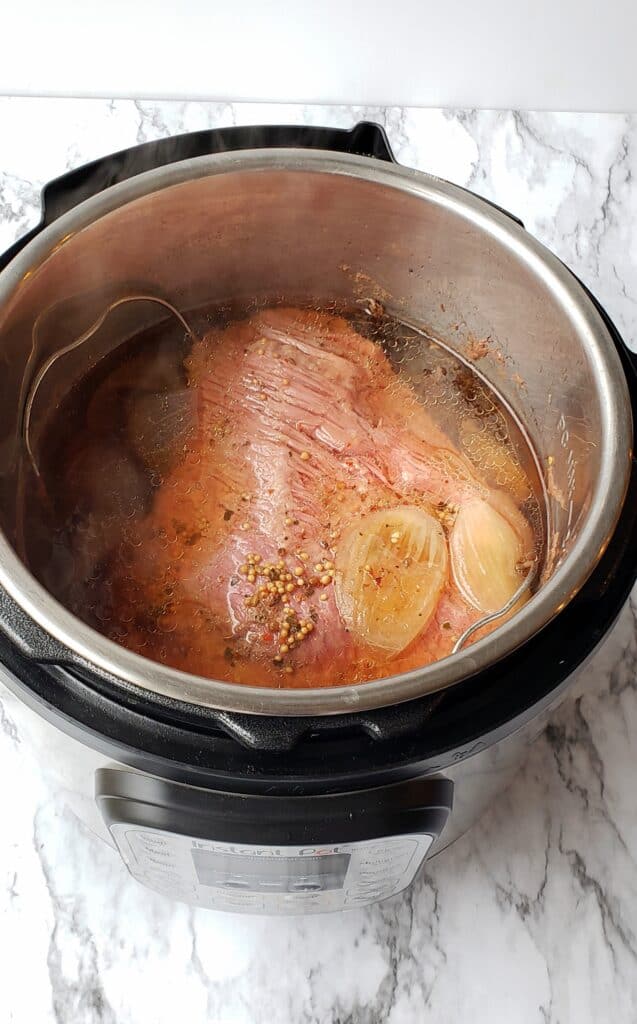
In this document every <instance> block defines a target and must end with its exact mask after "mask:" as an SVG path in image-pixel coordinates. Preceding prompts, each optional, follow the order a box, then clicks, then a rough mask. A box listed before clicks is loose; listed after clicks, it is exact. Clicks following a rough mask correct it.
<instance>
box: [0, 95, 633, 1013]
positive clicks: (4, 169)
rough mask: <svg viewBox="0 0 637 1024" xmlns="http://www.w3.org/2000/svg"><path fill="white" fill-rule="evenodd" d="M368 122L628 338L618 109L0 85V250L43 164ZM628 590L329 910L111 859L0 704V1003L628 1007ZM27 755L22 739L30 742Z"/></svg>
mask: <svg viewBox="0 0 637 1024" xmlns="http://www.w3.org/2000/svg"><path fill="white" fill-rule="evenodd" d="M362 118H367V119H371V120H376V121H379V122H380V123H382V124H384V125H385V127H386V128H387V131H388V134H389V137H390V140H391V142H392V145H393V147H394V152H395V154H396V157H397V158H398V160H399V161H401V162H403V163H405V164H407V165H410V166H413V167H419V168H421V169H423V170H427V171H431V172H434V173H436V174H438V175H441V176H443V177H445V178H449V179H450V180H452V181H455V182H458V183H459V184H462V185H468V186H469V187H470V188H473V189H474V190H475V191H477V192H480V193H481V194H483V195H484V196H486V197H488V198H493V199H495V200H496V201H497V202H498V203H499V204H500V205H502V206H504V207H506V208H508V209H510V210H511V211H512V212H514V213H516V214H517V215H518V216H520V217H521V218H522V220H524V222H525V224H526V226H527V228H528V229H529V230H530V231H531V232H533V233H534V234H535V235H537V236H538V237H539V238H540V239H541V240H542V241H544V242H545V243H546V244H547V245H549V246H550V247H551V248H552V249H553V250H554V251H555V252H557V253H558V255H560V256H561V257H562V258H563V259H564V260H565V261H566V262H567V263H568V264H569V265H570V266H571V267H572V268H573V269H574V270H575V272H576V273H577V274H578V275H580V277H582V279H583V280H584V281H585V282H586V283H587V284H588V285H589V286H590V287H591V288H592V290H593V291H594V292H595V293H596V294H597V295H598V297H599V298H600V299H601V301H602V302H603V303H604V304H605V305H606V307H607V309H608V311H609V313H610V314H611V316H612V317H613V318H614V319H615V321H616V323H617V325H618V327H619V328H620V330H621V331H623V333H624V336H625V337H626V339H627V340H628V342H629V343H631V344H632V345H633V347H636V348H637V188H636V187H635V185H634V176H635V175H636V174H637V117H632V116H624V115H588V114H546V113H545V114H520V113H514V112H488V111H486V112H476V111H439V110H419V109H402V108H401V109H399V108H391V109H385V108H373V109H370V108H365V109H363V108H351V107H308V106H292V105H285V106H281V105H276V106H273V105H257V104H236V105H229V104H211V103H194V102H193V103H181V102H180V103H174V102H147V101H144V102H133V101H122V100H117V101H113V102H110V101H104V100H75V99H73V100H60V99H45V100H37V99H1V98H0V250H2V249H4V248H6V246H7V245H8V244H9V243H11V242H12V241H13V240H14V238H16V237H17V236H18V235H20V234H21V233H22V232H24V231H25V230H26V229H27V228H28V227H29V226H31V225H32V224H34V223H35V222H36V221H37V219H38V208H39V190H40V187H41V185H42V184H43V183H44V182H46V181H47V180H48V179H50V178H52V177H54V176H56V175H58V174H60V173H61V172H63V171H64V170H66V169H68V168H70V167H74V166H77V165H78V164H81V163H84V162H85V161H87V160H89V159H92V158H94V157H96V156H98V155H100V154H102V153H106V152H110V151H113V150H116V149H119V148H121V147H123V146H129V145H133V144H134V143H136V142H143V141H146V140H148V139H152V138H157V137H159V136H163V135H168V134H171V133H175V132H181V131H188V130H194V129H199V128H204V127H212V126H216V125H225V124H235V123H236V124H239V123H246V124H249V123H256V122H263V123H268V122H269V123H276V122H279V123H280V122H305V123H312V124H330V125H335V126H343V127H349V126H350V125H352V124H353V123H355V122H356V121H357V120H359V119H362ZM636 611H637V604H635V605H633V604H631V605H629V606H627V608H626V609H625V611H624V613H623V615H622V616H621V619H620V621H619V623H618V625H617V626H616V628H615V630H614V632H613V634H612V635H611V636H610V637H609V639H608V640H607V643H606V644H605V646H604V647H603V649H602V650H601V651H599V652H598V654H597V655H596V656H595V657H594V659H593V660H592V662H591V663H590V664H589V665H588V667H587V669H586V670H585V671H584V673H583V675H582V676H581V677H580V680H579V681H578V683H577V686H576V691H575V692H574V693H573V695H572V696H571V699H570V700H568V701H567V703H566V704H564V705H563V706H562V707H561V709H560V710H559V711H558V712H557V713H556V715H555V717H554V720H553V722H552V724H551V725H550V727H549V729H548V730H547V731H546V732H545V733H544V735H543V736H542V737H541V738H540V739H539V740H538V741H537V742H536V743H535V745H534V747H533V750H532V753H531V756H530V759H529V761H528V763H527V764H526V766H525V767H524V768H522V769H521V771H520V773H519V775H518V776H517V778H516V780H515V782H514V783H513V784H512V786H511V787H510V789H509V790H508V791H507V793H506V794H505V796H504V797H503V798H500V800H499V801H498V804H497V806H495V807H494V808H493V809H492V810H491V811H489V812H488V813H487V814H486V816H485V817H484V818H483V819H482V820H481V821H480V823H479V824H478V826H477V827H476V828H474V829H473V831H472V832H471V833H469V834H468V835H467V836H465V837H464V838H463V839H461V840H459V841H458V842H457V843H456V844H455V846H454V847H452V848H451V849H450V850H448V851H446V852H445V853H444V855H443V856H441V857H440V858H439V859H437V860H434V861H432V862H431V863H430V864H429V865H428V866H427V869H426V872H425V873H424V876H423V877H422V878H421V880H420V881H419V882H417V884H416V885H415V886H414V887H413V888H412V889H411V890H410V891H408V892H407V893H406V894H404V895H402V896H400V897H397V898H396V899H395V900H393V901H389V902H388V903H386V904H381V905H379V906H376V907H373V908H370V909H368V910H365V911H356V912H353V913H350V914H347V915H343V916H341V917H338V918H337V917H330V916H327V917H318V918H298V919H263V918H244V917H236V918H235V917H232V916H226V915H223V914H218V913H212V912H209V911H193V910H192V909H189V908H188V907H186V906H183V905H179V904H171V903H169V902H167V901H165V900H164V899H163V898H161V897H159V896H156V895H154V894H152V893H150V892H148V891H146V890H144V889H142V888H141V887H140V886H138V885H137V883H135V882H134V881H133V880H132V879H130V878H129V877H128V876H127V875H126V873H125V870H124V868H123V865H122V864H121V862H120V861H119V858H118V855H117V854H116V853H115V852H114V851H113V850H111V849H110V848H108V847H106V846H105V845H102V844H100V843H99V842H98V841H97V840H95V839H93V838H92V837H91V836H89V835H88V834H87V833H86V832H85V831H84V830H83V828H82V826H80V825H79V824H78V823H77V821H76V820H75V819H74V818H73V817H72V815H71V814H70V813H69V812H68V811H67V810H66V808H65V806H64V804H63V802H62V800H61V798H60V797H59V795H58V794H57V793H56V792H53V791H51V790H50V789H49V788H48V786H47V783H46V782H45V780H44V779H43V778H42V774H41V770H40V768H39V766H38V764H37V763H36V762H35V761H34V760H33V759H32V757H31V755H30V754H29V753H28V752H27V751H26V750H25V748H24V745H22V744H21V742H20V735H19V732H18V731H17V729H16V727H15V725H14V723H13V722H12V720H11V718H10V715H9V714H8V713H7V711H6V710H5V711H3V709H2V706H1V705H0V777H2V779H3V780H4V783H5V784H4V785H3V787H2V798H3V821H2V827H1V829H0V1020H2V1022H3V1024H4V1022H7V1024H49V1022H56V1024H174V1022H175V1021H188V1022H189V1024H384V1022H388V1024H420V1022H422V1021H432V1022H436V1024H460V1022H464V1021H471V1022H472V1024H482V1022H484V1024H487V1022H489V1024H493V1022H497V1024H500V1022H503V1024H535V1022H537V1024H570V1022H577V1024H600V1022H603V1021H614V1022H617V1024H630V1022H633V1021H635V1020H636V1019H637V864H636V862H635V851H636V850H637V809H636V804H635V781H634V779H635V774H634V773H635V769H634V764H635V761H634V750H635V737H636V736H637V631H636V629H635V613H636ZM45 756H46V754H45Z"/></svg>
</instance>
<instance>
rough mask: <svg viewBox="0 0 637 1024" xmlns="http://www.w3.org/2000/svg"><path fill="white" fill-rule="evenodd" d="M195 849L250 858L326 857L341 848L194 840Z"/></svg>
mask: <svg viewBox="0 0 637 1024" xmlns="http://www.w3.org/2000/svg"><path fill="white" fill-rule="evenodd" d="M192 846H193V849H195V850H209V851H210V852H211V853H234V854H239V855H243V856H249V857H326V856H328V855H329V854H331V853H339V852H340V851H341V847H340V846H303V847H297V846H295V847H292V848H290V847H287V848H286V847H278V846H239V845H237V844H235V843H206V842H199V841H198V840H196V839H193V842H192Z"/></svg>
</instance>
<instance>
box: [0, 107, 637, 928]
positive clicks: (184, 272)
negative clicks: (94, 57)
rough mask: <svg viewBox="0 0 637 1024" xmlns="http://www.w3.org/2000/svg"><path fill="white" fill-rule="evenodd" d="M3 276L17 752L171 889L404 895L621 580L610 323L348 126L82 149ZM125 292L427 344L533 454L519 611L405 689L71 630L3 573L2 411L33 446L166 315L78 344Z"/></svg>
mask: <svg viewBox="0 0 637 1024" xmlns="http://www.w3.org/2000/svg"><path fill="white" fill-rule="evenodd" d="M0 268H1V272H0V357H1V358H2V364H3V369H2V375H1V378H0V481H1V487H0V530H1V532H0V665H1V678H2V684H3V689H2V700H3V702H5V703H6V704H7V705H8V706H9V709H10V713H11V714H12V715H13V716H14V717H15V718H16V720H17V721H18V724H19V727H20V730H21V736H22V738H23V739H24V740H25V741H30V742H31V743H32V744H33V746H34V748H35V749H36V750H37V751H38V753H39V756H40V757H41V758H42V762H43V768H44V769H45V770H46V771H47V772H49V773H50V774H51V776H52V777H53V779H54V782H55V785H56V786H57V787H58V789H60V790H62V791H63V792H64V795H65V797H66V799H67V800H68V802H69V804H70V805H71V807H72V808H73V809H74V810H75V811H76V813H77V814H78V815H79V816H80V817H81V818H82V820H83V821H84V822H85V823H86V824H87V825H88V827H89V828H91V829H92V830H93V831H94V832H95V833H96V834H97V835H98V836H100V837H101V838H102V839H104V840H105V841H106V842H108V843H110V844H111V845H112V846H115V847H116V848H117V849H118V850H119V852H120V854H121V856H122V858H123V860H124V862H125V864H126V866H127V867H128V869H129V871H130V872H131V874H132V875H133V876H134V877H135V878H136V879H138V880H139V881H140V882H141V883H143V884H144V885H147V886H149V887H150V888H152V889H155V890H157V891H159V892H161V893H163V894H165V895H166V896H168V897H172V898H175V899H180V900H184V901H187V902H189V903H191V904H195V905H199V906H206V907H214V908H217V909H222V910H232V911H248V912H263V913H306V912H314V911H325V910H340V909H344V908H350V907H355V906H361V905H365V904H369V903H373V902H376V901H378V900H382V899H385V898H387V897H389V896H392V895H394V894H395V893H397V892H399V891H400V890H402V889H404V888H405V887H406V886H408V885H409V884H410V883H411V881H412V880H413V879H414V877H415V876H416V874H417V873H418V871H419V870H420V868H421V867H422V864H423V862H424V860H425V858H426V857H427V856H432V855H433V854H436V853H439V852H440V851H441V850H442V849H444V847H445V846H447V845H449V844H450V843H452V842H453V841H454V840H455V839H457V838H458V836H460V835H461V834H462V833H463V832H464V831H465V830H466V829H467V828H468V827H469V826H470V825H471V824H472V823H473V822H474V821H475V820H476V819H477V818H478V817H479V815H480V814H481V813H482V812H483V810H484V809H485V807H486V806H487V805H488V804H489V803H490V802H491V801H493V800H494V799H495V798H497V794H498V793H499V792H501V791H502V789H503V788H504V787H505V786H506V785H507V783H508V782H509V780H510V778H511V776H512V774H513V773H514V772H515V770H516V769H517V768H518V767H519V765H520V763H521V761H522V759H523V757H524V753H525V750H526V749H527V747H528V745H529V744H530V742H531V741H532V740H533V739H534V738H535V737H536V736H537V734H538V733H539V732H540V731H541V730H542V728H543V727H544V725H545V723H546V721H547V716H548V715H549V714H550V713H551V711H552V709H554V708H555V706H556V705H557V703H558V702H559V701H560V700H561V699H562V698H563V696H564V694H565V692H566V690H567V688H568V686H569V685H570V684H571V682H572V681H573V678H574V676H575V674H576V673H577V671H578V669H579V668H580V667H581V666H582V664H583V663H584V662H585V661H586V659H587V658H588V657H589V656H590V654H591V653H592V652H593V651H594V650H595V648H596V647H597V645H598V644H599V643H600V642H601V641H602V640H603V639H604V637H605V635H606V634H607V632H608V631H609V629H610V628H611V626H612V624H613V622H614V620H615V618H616V617H617V615H618V613H619V611H620V609H621V607H622V605H623V603H624V602H625V600H626V599H627V597H628V594H629V592H630V589H631V586H632V584H633V582H634V579H635V576H636V574H637V569H636V566H637V501H636V498H637V467H636V464H635V460H634V457H633V447H634V445H633V439H634V423H635V422H637V418H636V416H635V411H636V402H637V384H636V381H635V374H634V367H633V357H632V355H631V354H630V353H629V351H628V350H627V349H626V348H625V346H624V345H623V343H622V341H621V339H620V337H619V335H618V333H617V331H616V330H615V328H614V327H613V324H612V323H611V322H610V320H609V318H608V317H607V315H606V314H605V313H604V311H603V310H602V309H601V307H600V306H599V304H598V303H597V302H596V301H595V299H594V298H593V297H592V296H591V295H590V294H589V293H588V292H587V290H586V288H585V287H584V286H583V285H582V284H581V283H580V282H579V281H578V280H577V279H576V278H575V277H574V276H573V275H572V274H571V273H570V272H569V271H568V270H567V268H566V267H564V265H563V264H561V263H560V262H559V261H558V260H557V259H556V258H555V257H554V256H552V255H551V254H550V253H549V252H548V251H547V250H546V249H544V248H543V247H542V246H541V245H540V244H539V243H538V242H536V241H535V240H534V239H533V238H531V237H530V236H529V235H528V234H527V233H526V231H525V229H524V227H523V225H522V223H521V222H520V221H519V220H517V218H515V217H512V216H511V215H510V214H508V213H506V212H505V211H503V210H501V209H500V208H498V207H495V206H493V204H490V203H488V202H487V201H486V200H484V199H481V198H479V197H478V196H476V195H474V194H473V193H471V192H468V191H465V190H463V189H461V188H458V187H456V186H454V185H451V184H449V183H447V182H445V181H441V180H439V179H436V178H433V177H430V176H428V175H425V174H421V173H417V172H415V171H411V170H407V169H405V168H402V167H398V166H397V165H396V164H395V163H394V161H393V157H392V154H391V151H390V149H389V145H388V143H387V140H386V138H385V135H384V133H383V131H382V130H381V129H380V128H379V127H377V126H375V125H373V124H368V123H362V124H359V125H357V126H356V127H355V128H354V129H352V130H351V131H341V130H331V129H326V128H305V127H262V128H230V129H222V130H217V131H205V132H197V133H194V134H189V135H183V136H179V137H176V138H170V139H164V140H162V141H159V142H154V143H148V144H145V145H142V146H138V147H135V148H133V149H130V150H126V151H123V152H120V153H117V154H115V155H113V156H109V157H107V158H105V159H102V160H98V161H96V162H94V163H92V164H89V165H87V166H85V167H82V168H80V169H79V170H76V171H73V172H71V173H69V174H66V175H64V176H63V177H62V178H59V179H57V180H55V181H53V182H52V183H51V184H49V185H47V187H46V188H45V189H44V193H43V216H42V221H41V223H40V224H39V225H38V226H37V227H36V228H35V229H34V230H33V231H31V232H30V233H29V234H28V235H27V236H26V237H25V238H22V239H21V240H20V241H18V242H17V243H16V244H15V245H14V246H13V247H12V248H11V249H10V250H9V251H8V252H7V253H6V254H5V255H4V257H2V258H1V259H0ZM133 293H139V294H145V295H154V296H157V297H159V298H161V299H162V300H164V301H165V302H169V303H170V304H171V305H172V306H174V307H175V308H176V309H177V310H181V311H183V312H184V313H185V312H187V311H188V310H192V309H197V308H201V307H202V306H204V305H205V304H206V303H220V302H224V301H226V300H232V301H241V300H242V299H247V298H250V299H251V300H254V299H255V298H256V299H257V300H258V299H263V300H268V299H272V298H273V297H288V298H290V299H292V300H294V301H303V300H304V299H309V298H312V299H313V300H316V299H319V300H320V299H323V300H324V301H325V302H341V303H361V302H370V301H373V302H376V303H381V304H382V306H383V308H384V309H386V310H387V311H388V312H390V313H392V314H393V315H395V316H397V317H398V318H399V319H402V320H404V321H405V322H407V323H410V324H413V325H416V326H417V327H418V329H420V330H422V333H423V344H426V340H425V339H426V337H435V338H440V339H442V340H443V341H444V343H445V344H446V345H448V346H449V347H451V348H452V349H453V350H454V351H455V352H456V353H457V354H458V357H459V358H461V359H463V360H465V361H469V362H470V363H471V365H472V366H474V367H475V370H476V373H479V374H481V375H483V378H484V379H485V380H488V381H489V382H490V384H491V385H492V386H493V387H494V388H495V389H496V391H497V392H498V394H499V395H500V396H502V399H503V401H504V402H506V403H507V407H508V408H509V409H510V410H511V412H512V414H514V415H515V416H516V418H517V419H518V421H519V422H521V423H523V424H524V428H525V430H526V432H527V433H528V436H529V437H530V439H531V441H532V444H533V447H534V450H535V452H536V453H537V458H538V460H539V463H540V465H541V468H542V475H543V479H544V481H545V488H546V493H545V499H546V510H547V521H546V531H547V537H546V540H547V544H546V558H545V564H544V566H543V571H542V575H541V578H540V579H539V581H538V586H537V587H536V591H535V593H534V594H533V596H532V598H531V599H530V600H529V601H528V603H527V604H525V606H524V608H523V609H522V610H521V611H519V612H518V613H517V614H516V615H514V616H513V617H512V618H510V619H509V620H508V621H506V622H505V623H504V624H503V625H501V626H500V628H499V629H497V630H496V631H495V632H494V633H493V634H491V635H489V636H488V637H486V638H484V639H481V640H478V641H477V642H476V643H474V644H472V645H470V646H467V647H465V648H464V649H462V650H460V651H458V652H457V653H456V654H454V655H453V656H451V657H449V658H446V659H444V660H443V661H440V662H436V663H435V664H433V665H429V666H427V667H426V668H424V669H422V670H419V671H414V672H409V673H405V674H403V675H400V676H394V677H391V678H386V679H381V680H375V681H373V682H370V683H366V684H360V685H357V686H349V687H343V686H339V687H325V688H317V689H313V690H308V689H305V690H303V689H294V688H292V689H288V688H286V689H268V688H266V687H248V686H234V685H232V684H229V683H224V682H221V681H215V680H207V679H203V678H198V677H194V676H190V675H187V674H185V673H182V672H179V671H176V670H174V669H171V668H169V667H167V666H165V665H160V664H156V663H154V662H151V661H149V660H146V659H144V658H142V657H141V656H139V655H137V654H134V653H132V652H130V651H127V650H125V649H124V648H122V647H119V646H118V645H116V644H114V643H113V642H111V641H110V640H107V639H106V638H105V637H103V636H101V635H100V634H98V633H97V632H95V631H94V630H93V629H91V628H90V627H89V626H88V625H86V624H85V623H83V622H80V621H79V620H78V619H76V618H75V617H74V616H73V615H72V614H71V613H70V612H68V611H67V610H66V609H65V608H63V607H62V606H61V605H60V604H59V603H58V602H57V601H55V600H54V598H53V597H52V596H51V595H50V594H48V593H47V591H46V590H45V589H44V587H43V586H42V585H41V584H40V583H39V582H37V581H36V579H35V578H34V576H33V575H31V573H30V571H29V568H28V566H27V565H26V564H25V563H24V561H23V560H22V559H21V558H20V557H19V555H18V550H19V547H20V545H19V543H18V541H17V538H18V536H19V532H20V529H21V527H20V522H19V518H20V502H19V501H18V500H17V496H19V492H20V479H21V476H20V474H21V472H23V466H24V420H25V404H26V402H27V396H28V395H29V394H30V395H31V396H32V398H33V401H32V407H30V409H29V417H30V428H31V437H30V444H31V446H32V448H33V450H34V451H35V452H36V453H37V452H38V451H39V450H40V449H41V448H42V445H43V443H44V440H45V438H46V429H47V422H48V420H49V418H50V414H51V411H52V410H54V409H55V408H56V406H57V405H58V404H59V403H60V402H61V401H62V399H63V397H64V396H65V395H66V394H67V393H68V390H69V388H70V387H71V385H73V384H74V383H75V382H76V381H78V380H79V379H80V378H81V377H82V375H83V374H84V373H85V372H86V371H87V370H88V369H89V368H90V367H92V366H94V365H95V363H96V362H97V361H98V360H99V359H101V358H103V357H104V356H105V355H107V354H109V353H110V352H111V351H112V350H113V349H114V348H115V346H117V345H119V344H121V343H122V342H123V341H124V340H125V339H126V338H129V337H131V336H132V335H133V334H135V333H136V332H138V331H139V330H140V329H142V328H145V327H146V326H150V325H152V324H153V323H157V322H159V321H161V319H162V318H164V317H166V315H167V313H166V309H165V308H163V307H162V306H160V305H158V304H157V303H147V304H146V305H145V306H144V305H143V304H140V303H134V302H130V303H124V304H122V305H121V306H120V307H119V308H118V310H117V313H113V315H112V316H110V317H108V318H107V319H105V320H104V322H103V324H102V325H101V326H100V329H99V331H97V332H95V334H94V336H92V337H91V340H90V343H87V344H86V345H74V344H73V339H76V338H78V337H80V336H81V335H82V332H83V331H85V329H86V327H87V325H88V324H90V323H92V322H94V321H95V320H96V318H98V317H99V315H100V313H101V311H103V310H104V308H105V307H106V306H107V305H108V304H109V303H113V302H117V300H118V299H119V298H122V297H124V296H127V295H131V294H133ZM476 339H488V345H486V346H484V345H483V346H478V351H477V354H476V347H475V342H476ZM62 350H64V351H63V357H62V358H59V359H56V360H55V361H54V365H53V362H52V360H51V357H52V355H54V354H55V353H56V352H57V353H60V352H62ZM47 360H48V365H50V367H51V372H50V373H49V374H48V375H47V376H46V378H42V383H41V386H40V387H39V389H38V391H37V394H36V395H35V397H33V389H32V386H31V385H32V381H33V377H34V374H36V373H37V372H38V367H41V366H42V365H43V363H45V362H46V361H47ZM30 388H31V390H30ZM113 415H114V417H116V416H117V410H114V412H113ZM104 486H105V487H108V486H110V482H109V481H108V480H107V479H105V480H104ZM521 813H523V810H522V809H521Z"/></svg>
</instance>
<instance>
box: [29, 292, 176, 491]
mask: <svg viewBox="0 0 637 1024" xmlns="http://www.w3.org/2000/svg"><path fill="white" fill-rule="evenodd" d="M127 302H156V303H157V304H158V305H160V306H163V307H164V308H165V309H167V310H169V312H170V313H172V314H173V316H175V317H177V320H179V323H180V324H181V325H182V327H183V328H184V330H185V331H186V334H188V335H189V337H191V338H192V339H193V340H196V335H195V333H194V331H193V330H192V328H191V327H190V326H189V325H188V323H187V322H186V320H185V319H184V317H183V316H182V315H181V313H180V312H179V310H178V309H175V307H174V306H173V305H171V303H170V302H168V301H167V300H166V299H160V298H158V297H157V296H156V295H124V296H122V298H120V299H116V300H115V301H114V302H111V303H110V305H108V306H107V307H106V309H105V310H104V312H103V313H101V314H100V316H99V317H98V318H97V320H95V321H94V323H92V324H91V326H90V327H88V328H87V329H86V330H85V331H84V332H83V333H82V334H81V335H80V336H79V338H75V339H74V340H73V341H71V342H69V344H68V345H65V346H64V347H63V348H60V349H58V351H57V352H54V353H53V355H50V356H49V357H48V359H45V361H44V362H43V364H42V366H41V367H40V369H39V370H38V371H37V372H36V373H35V375H34V377H33V380H32V381H31V384H30V386H29V390H28V392H27V396H26V399H25V402H24V411H23V414H22V423H21V435H22V440H23V442H24V446H25V448H26V451H27V455H28V457H29V461H30V462H31V465H32V466H33V469H34V472H35V474H36V476H37V477H38V478H39V477H40V470H39V469H38V464H37V462H36V459H35V455H34V454H33V450H32V448H31V439H30V436H29V430H30V426H31V414H32V411H33V403H34V401H35V396H36V394H37V392H38V389H39V387H40V385H41V383H42V381H43V380H44V378H45V376H46V375H47V373H48V372H49V370H50V369H51V367H52V366H53V365H54V364H55V363H56V362H57V361H58V359H61V358H62V356H65V355H68V353H69V352H73V351H74V349H76V348H79V347H80V345H83V344H84V342H85V341H88V340H89V339H90V338H92V337H93V335H94V334H95V333H96V332H97V331H99V329H100V327H101V326H102V324H103V323H104V321H105V320H106V318H107V316H108V315H109V313H112V311H113V310H114V309H117V307H118V306H123V305H125V303H127ZM39 319H40V318H39V317H38V319H37V320H36V321H35V324H34V325H33V332H32V335H31V340H32V347H31V356H30V358H29V362H31V361H32V360H33V359H35V358H36V357H37V340H36V336H37V330H38V322H39Z"/></svg>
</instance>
